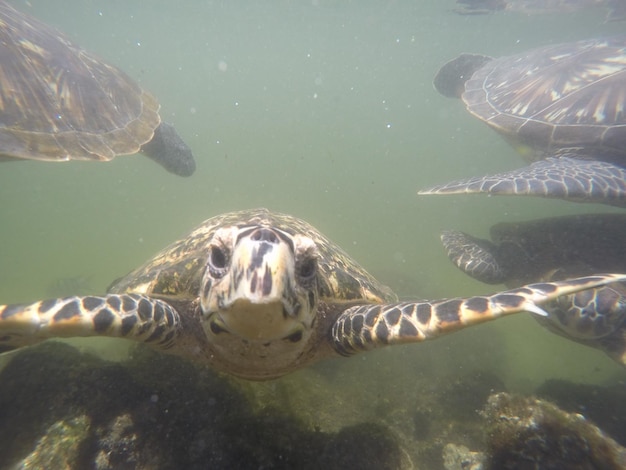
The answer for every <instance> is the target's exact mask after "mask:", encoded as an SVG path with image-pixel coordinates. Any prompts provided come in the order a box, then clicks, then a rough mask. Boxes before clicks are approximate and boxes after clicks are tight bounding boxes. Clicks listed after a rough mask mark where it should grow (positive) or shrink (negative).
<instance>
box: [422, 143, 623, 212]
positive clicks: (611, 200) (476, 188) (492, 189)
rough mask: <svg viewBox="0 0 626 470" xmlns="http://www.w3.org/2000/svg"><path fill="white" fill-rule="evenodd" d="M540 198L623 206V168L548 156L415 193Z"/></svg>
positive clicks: (603, 162) (567, 157)
mask: <svg viewBox="0 0 626 470" xmlns="http://www.w3.org/2000/svg"><path fill="white" fill-rule="evenodd" d="M472 193H488V194H494V195H517V196H542V197H549V198H556V199H568V200H573V201H577V202H595V203H604V204H611V205H614V206H622V207H623V206H626V168H623V167H621V166H618V165H615V164H614V163H609V162H605V161H596V160H583V159H580V158H575V157H572V156H569V155H568V156H561V157H550V158H547V159H545V160H539V161H537V162H534V163H533V164H531V165H530V166H528V167H525V168H520V169H518V170H513V171H509V172H505V173H497V174H494V175H489V176H480V177H475V178H467V179H464V180H458V181H453V182H450V183H446V184H442V185H438V186H433V187H431V188H428V189H423V190H421V191H419V192H418V194H421V195H430V194H472Z"/></svg>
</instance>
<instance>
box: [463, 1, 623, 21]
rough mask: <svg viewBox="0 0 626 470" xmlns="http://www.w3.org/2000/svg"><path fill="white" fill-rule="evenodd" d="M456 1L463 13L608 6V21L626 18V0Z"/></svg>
mask: <svg viewBox="0 0 626 470" xmlns="http://www.w3.org/2000/svg"><path fill="white" fill-rule="evenodd" d="M456 3H457V5H458V7H457V8H455V9H454V11H455V12H456V13H459V14H461V15H485V14H489V13H495V12H499V11H506V12H514V13H522V14H524V15H538V14H543V13H553V14H554V13H571V12H575V11H579V10H584V9H586V8H597V7H606V8H607V15H606V21H621V20H624V19H626V1H625V0H457V1H456Z"/></svg>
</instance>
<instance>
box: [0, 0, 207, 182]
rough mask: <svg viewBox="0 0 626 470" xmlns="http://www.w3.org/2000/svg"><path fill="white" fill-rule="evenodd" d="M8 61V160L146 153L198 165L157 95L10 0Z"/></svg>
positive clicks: (4, 135)
mask: <svg viewBox="0 0 626 470" xmlns="http://www.w3.org/2000/svg"><path fill="white" fill-rule="evenodd" d="M0 61H1V63H2V68H1V70H0V123H1V125H0V161H15V160H19V159H28V160H46V161H55V162H58V161H67V160H100V161H102V160H111V159H113V158H115V157H116V156H118V155H123V154H133V153H137V152H139V151H141V152H142V153H143V154H144V155H146V156H147V157H149V158H151V159H152V160H154V161H156V162H157V163H159V164H160V165H162V166H163V167H165V169H166V170H167V171H169V172H171V173H175V174H177V175H181V176H189V175H191V174H192V173H193V172H194V171H195V161H194V158H193V155H192V153H191V150H190V148H189V147H188V146H187V144H185V142H183V140H182V139H181V138H180V136H179V135H178V134H177V133H176V130H175V129H174V127H173V126H172V125H171V124H168V123H166V122H163V121H161V117H160V116H159V103H158V102H157V100H156V99H155V97H154V96H152V95H151V94H150V93H148V92H147V91H145V90H142V89H141V88H140V87H139V85H138V84H137V83H136V82H135V81H134V80H132V79H131V78H130V77H129V76H128V75H126V74H125V73H124V72H122V71H121V70H120V69H118V68H116V67H114V66H112V65H110V64H107V63H105V62H104V61H102V60H100V59H98V58H97V57H95V56H94V55H92V54H90V53H89V52H87V51H85V50H84V49H81V48H79V47H78V46H76V45H75V44H73V43H72V42H71V41H70V40H69V39H68V38H67V37H66V36H64V35H63V34H61V33H60V32H58V31H56V30H55V29H53V28H52V27H50V26H48V25H46V24H44V23H42V22H41V21H39V20H37V19H36V18H33V17H32V16H29V15H27V14H25V13H23V12H21V11H18V10H16V9H15V8H13V7H12V6H11V5H9V4H8V3H6V2H4V1H0Z"/></svg>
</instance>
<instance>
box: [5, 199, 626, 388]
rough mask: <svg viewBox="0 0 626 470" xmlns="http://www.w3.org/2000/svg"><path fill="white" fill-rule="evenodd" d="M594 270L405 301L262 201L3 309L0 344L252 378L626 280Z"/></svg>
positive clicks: (538, 310) (425, 335) (535, 306)
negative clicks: (75, 345) (152, 355)
mask: <svg viewBox="0 0 626 470" xmlns="http://www.w3.org/2000/svg"><path fill="white" fill-rule="evenodd" d="M625 279H626V275H610V274H607V275H594V276H590V277H585V278H578V279H573V280H568V281H563V282H550V283H539V284H534V285H529V286H524V287H522V288H518V289H514V290H510V291H505V292H501V293H498V294H495V295H490V296H477V297H469V298H456V299H444V300H436V301H404V302H399V301H398V300H397V298H396V296H395V295H394V294H393V292H392V291H391V290H390V289H388V288H387V287H385V286H383V285H381V284H380V283H379V282H378V281H376V280H375V279H374V278H373V277H372V276H371V275H369V274H368V273H367V272H366V271H365V270H364V269H363V268H361V267H360V266H359V265H358V264H357V263H356V262H355V261H353V260H352V259H351V258H350V257H349V256H348V255H347V254H346V253H345V252H344V251H342V250H341V249H340V248H339V247H338V246H336V245H334V244H333V243H332V242H331V241H329V240H328V239H327V238H326V237H324V235H322V234H321V233H319V232H318V231H317V230H315V228H313V227H312V226H311V225H309V224H308V223H306V222H304V221H302V220H299V219H296V218H294V217H291V216H288V215H282V214H277V213H272V212H269V211H267V210H265V209H256V210H250V211H242V212H234V213H228V214H225V215H221V216H217V217H214V218H211V219H208V220H206V221H205V222H204V223H202V224H201V225H200V226H199V227H197V228H196V229H195V230H193V231H192V232H191V233H189V234H188V235H187V236H186V237H184V238H182V239H181V240H179V241H177V242H175V243H173V244H172V245H170V246H169V247H167V248H165V249H164V250H162V251H161V252H159V253H158V254H157V255H156V256H154V257H153V258H152V259H151V260H150V261H148V262H147V263H146V264H144V265H143V266H141V267H140V268H138V269H136V270H135V271H132V272H131V273H130V274H128V275H127V276H125V277H123V278H122V279H120V280H118V281H115V282H114V283H113V285H112V286H111V287H110V288H109V292H108V294H107V295H104V296H75V297H67V298H57V299H51V300H45V301H40V302H35V303H32V304H23V305H8V306H2V307H0V348H1V349H2V350H10V349H15V348H18V347H21V346H25V345H28V344H32V343H36V342H39V341H43V340H45V339H47V338H53V337H75V336H110V337H122V338H127V339H129V340H133V341H137V342H140V343H146V344H148V345H150V346H152V347H154V348H157V349H159V350H162V351H164V352H169V353H173V354H177V355H179V356H183V357H186V358H189V359H193V360H198V361H203V362H205V363H207V364H209V365H210V366H212V367H213V368H215V369H217V370H221V371H224V372H228V373H230V374H233V375H237V376H240V377H244V378H247V379H254V380H263V379H270V378H274V377H278V376H281V375H284V374H287V373H289V372H291V371H294V370H296V369H299V368H301V367H304V366H306V365H308V364H310V363H312V362H315V361H317V360H320V359H323V358H327V357H332V356H349V355H351V354H354V353H357V352H361V351H367V350H370V349H373V348H376V347H380V346H384V345H394V344H402V343H412V342H419V341H423V340H427V339H431V338H435V337H438V336H440V335H443V334H446V333H449V332H452V331H455V330H458V329H460V328H464V327H466V326H470V325H474V324H477V323H481V322H485V321H489V320H492V319H494V318H496V317H499V316H501V315H507V314H512V313H516V312H521V311H530V312H535V313H538V314H543V310H542V309H541V307H540V305H543V304H545V303H547V302H549V301H552V300H554V299H556V298H558V297H559V296H561V295H567V294H570V293H572V292H576V291H579V290H584V289H590V288H593V287H596V286H598V285H604V284H606V283H608V282H615V281H619V280H625Z"/></svg>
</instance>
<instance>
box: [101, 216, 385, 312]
mask: <svg viewBox="0 0 626 470" xmlns="http://www.w3.org/2000/svg"><path fill="white" fill-rule="evenodd" d="M229 226H238V227H244V226H267V227H270V226H271V227H273V228H277V229H280V230H282V231H283V232H286V233H288V234H290V235H295V234H301V235H305V236H307V237H309V238H311V239H312V240H313V241H314V242H315V244H316V246H317V252H318V256H319V258H318V263H317V264H318V280H319V283H318V285H319V290H320V291H319V297H320V300H322V301H323V302H324V303H326V304H333V303H354V304H359V303H382V302H391V301H395V300H396V296H395V294H393V292H392V291H391V290H390V289H389V288H388V287H386V286H384V285H382V284H381V283H380V282H378V281H377V280H376V279H375V278H374V277H373V276H371V275H370V274H369V273H368V272H367V271H365V269H363V268H362V267H361V266H359V265H358V264H357V263H356V262H355V261H354V260H353V259H352V258H351V257H350V256H349V255H348V254H347V253H346V252H345V251H343V250H342V249H341V248H340V247H339V246H337V245H335V244H334V243H333V242H332V241H330V240H329V239H328V238H326V237H325V236H324V235H322V234H321V233H320V232H318V231H317V230H316V229H315V228H314V227H313V226H312V225H310V224H308V223H307V222H304V221H303V220H300V219H297V218H295V217H292V216H289V215H285V214H279V213H275V212H270V211H268V210H267V209H253V210H246V211H240V212H231V213H228V214H224V215H220V216H216V217H213V218H210V219H208V220H205V221H204V222H203V223H202V224H201V225H199V226H198V227H196V228H195V229H194V230H192V231H191V232H190V233H189V234H188V235H187V236H185V237H184V238H182V239H180V240H178V241H176V242H174V243H172V244H171V245H170V246H168V247H167V248H165V249H163V250H161V251H160V252H159V253H157V254H156V255H155V256H154V257H153V258H152V259H151V260H150V261H148V262H147V263H146V264H144V265H143V266H141V267H140V268H138V269H136V270H134V271H132V272H131V273H130V274H128V275H127V276H125V277H124V278H122V279H120V280H118V281H116V282H114V283H113V284H112V285H111V287H110V288H109V292H111V293H118V294H119V293H131V292H133V293H141V294H149V295H151V296H158V297H168V298H174V299H178V300H182V301H185V300H188V301H192V300H194V299H195V298H197V297H198V295H199V292H200V281H201V280H202V275H203V274H204V270H205V266H206V261H207V256H208V253H207V251H208V250H207V247H208V246H209V243H210V242H211V239H212V238H213V235H214V234H215V232H216V230H217V229H219V228H223V227H229Z"/></svg>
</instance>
